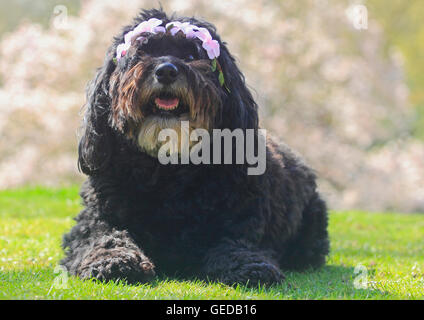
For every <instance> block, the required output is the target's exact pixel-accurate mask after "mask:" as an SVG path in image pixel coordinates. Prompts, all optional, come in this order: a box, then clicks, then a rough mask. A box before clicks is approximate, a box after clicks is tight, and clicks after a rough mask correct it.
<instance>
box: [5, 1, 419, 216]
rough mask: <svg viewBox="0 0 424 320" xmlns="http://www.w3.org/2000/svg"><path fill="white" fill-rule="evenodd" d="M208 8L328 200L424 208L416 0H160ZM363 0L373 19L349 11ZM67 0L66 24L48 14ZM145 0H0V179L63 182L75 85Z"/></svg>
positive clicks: (70, 172) (337, 205)
mask: <svg viewBox="0 0 424 320" xmlns="http://www.w3.org/2000/svg"><path fill="white" fill-rule="evenodd" d="M161 3H162V5H163V7H164V8H165V9H166V10H167V11H168V12H173V11H177V12H178V13H181V14H186V15H196V16H200V17H204V18H206V19H207V20H210V21H212V22H213V23H214V24H215V25H216V26H217V27H218V31H219V32H220V33H221V35H222V38H223V39H224V40H225V41H226V42H227V43H228V44H229V47H230V50H231V51H232V52H233V53H234V54H235V56H236V57H237V58H238V59H237V61H238V63H239V64H240V66H241V69H242V70H243V72H244V73H245V75H246V79H247V82H248V84H249V85H250V87H251V88H252V91H253V92H254V95H255V98H256V99H257V101H258V102H259V104H260V106H261V113H262V125H263V126H264V127H265V128H267V129H268V130H269V131H270V132H271V133H272V134H274V135H276V136H278V137H281V138H282V140H284V141H285V142H287V143H288V144H289V145H291V146H292V147H294V148H295V149H296V150H298V151H299V152H300V153H302V154H303V155H304V156H305V158H306V160H307V161H308V162H309V163H310V164H311V165H312V166H313V167H314V168H315V169H316V170H317V172H318V175H319V176H320V188H321V189H322V190H323V193H324V195H325V196H326V198H327V200H328V201H329V203H330V206H331V207H332V208H334V209H347V208H356V209H358V208H361V209H366V210H398V211H422V212H424V143H423V141H424V90H423V88H424V59H423V58H422V57H423V56H424V21H423V19H422V17H423V16H424V2H423V1H422V0H409V1H402V0H392V1H386V0H367V1H365V0H364V1H362V2H360V1H351V0H232V1H225V2H219V1H214V2H211V1H206V0H167V1H165V0H162V1H161ZM361 3H362V4H365V5H366V7H367V9H368V16H369V28H368V29H367V30H356V29H355V28H353V25H352V21H349V19H348V15H347V14H346V11H347V9H348V8H349V6H351V5H353V4H361ZM57 5H62V6H65V7H66V9H67V13H68V15H69V19H68V20H69V21H67V28H66V29H64V30H58V29H56V28H55V27H54V25H53V21H54V20H55V18H56V13H55V11H54V8H55V6H57ZM151 7H158V1H149V0H127V1H123V2H121V1H119V2H118V1H116V0H32V1H31V0H11V1H1V2H0V188H11V187H16V186H20V185H28V184H30V185H31V184H47V185H58V184H69V183H79V182H80V181H81V179H82V177H81V175H79V174H78V172H77V169H76V149H77V146H76V145H77V137H76V129H77V127H78V123H79V121H80V116H79V110H80V108H81V106H82V104H83V103H84V94H83V92H84V86H85V84H86V82H87V81H88V80H89V79H91V78H92V77H93V75H94V72H95V69H96V67H98V66H100V65H101V63H102V61H103V57H104V53H105V50H106V48H107V46H108V45H109V44H110V40H111V38H112V36H113V35H115V34H116V33H118V32H119V30H120V28H121V26H122V25H124V24H126V23H128V22H129V21H130V20H131V17H133V16H134V15H135V14H136V12H137V10H138V9H139V8H151Z"/></svg>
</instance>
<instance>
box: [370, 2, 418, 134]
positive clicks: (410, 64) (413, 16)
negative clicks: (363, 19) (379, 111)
mask: <svg viewBox="0 0 424 320" xmlns="http://www.w3.org/2000/svg"><path fill="white" fill-rule="evenodd" d="M366 4H367V6H368V8H369V12H370V16H371V18H373V17H375V19H377V20H378V21H379V22H380V23H381V25H382V27H383V29H384V32H385V34H386V36H387V39H388V43H387V49H388V50H390V48H391V47H396V48H398V49H399V50H400V52H401V53H402V54H403V56H404V59H405V68H406V73H407V76H408V77H407V80H408V86H409V88H410V90H411V94H410V101H411V103H412V105H413V106H414V107H415V108H416V109H417V110H418V114H419V117H418V118H417V119H416V123H415V126H414V131H415V134H416V135H417V136H419V137H420V138H421V139H423V140H424V18H423V17H424V2H423V1H422V0H408V1H404V0H391V1H386V0H368V1H367V2H366Z"/></svg>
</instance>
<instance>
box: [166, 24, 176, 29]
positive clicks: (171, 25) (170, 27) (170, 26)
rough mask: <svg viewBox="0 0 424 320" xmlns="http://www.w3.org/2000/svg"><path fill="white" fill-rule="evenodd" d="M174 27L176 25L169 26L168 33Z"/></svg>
mask: <svg viewBox="0 0 424 320" xmlns="http://www.w3.org/2000/svg"><path fill="white" fill-rule="evenodd" d="M173 27H174V25H173V24H170V25H169V26H168V28H166V31H170V30H171V29H172V28H173Z"/></svg>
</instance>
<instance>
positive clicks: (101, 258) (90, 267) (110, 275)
mask: <svg viewBox="0 0 424 320" xmlns="http://www.w3.org/2000/svg"><path fill="white" fill-rule="evenodd" d="M154 269H155V266H154V265H153V263H152V262H150V260H149V259H148V258H147V257H145V256H144V255H143V254H142V253H141V252H137V251H134V250H128V249H126V248H113V249H104V248H101V249H98V250H93V251H92V252H91V253H90V254H89V255H88V256H87V257H85V259H84V260H83V261H82V263H81V265H80V268H79V270H78V274H79V276H80V277H81V278H83V279H90V278H96V279H99V280H101V281H109V280H118V279H122V280H127V281H128V282H129V283H137V282H141V283H143V282H148V281H150V280H152V279H153V277H154V276H155V271H154Z"/></svg>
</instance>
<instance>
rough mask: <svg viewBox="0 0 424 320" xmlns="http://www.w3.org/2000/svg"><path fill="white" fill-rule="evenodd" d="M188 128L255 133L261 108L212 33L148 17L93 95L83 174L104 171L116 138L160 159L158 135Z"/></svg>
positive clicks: (128, 36) (111, 60)
mask: <svg viewBox="0 0 424 320" xmlns="http://www.w3.org/2000/svg"><path fill="white" fill-rule="evenodd" d="M152 22H153V23H154V24H152ZM181 23H184V25H183V26H185V27H186V29H184V28H183V27H181V28H178V27H177V26H180V24H181ZM146 25H147V28H146ZM140 26H141V27H142V29H140ZM187 26H188V29H187ZM149 28H150V29H149ZM189 33H190V34H189ZM196 35H197V36H196ZM202 35H204V36H205V37H207V38H208V39H206V41H208V40H209V42H210V41H212V42H214V43H215V48H212V49H211V48H209V47H208V45H207V44H205V39H203V41H202ZM183 120H186V121H189V123H190V126H191V128H203V129H206V130H211V129H214V128H217V129H218V128H219V129H223V128H229V129H236V128H241V129H256V128H257V126H258V116H257V106H256V103H255V102H254V100H253V98H252V96H251V94H250V92H249V90H248V89H247V88H246V85H245V81H244V77H243V75H242V73H241V72H240V71H239V69H238V68H237V66H236V64H235V61H234V58H233V57H232V56H231V54H230V53H229V51H228V49H227V47H226V45H225V43H223V42H222V41H221V39H220V37H219V36H218V35H217V33H216V29H215V27H214V26H213V25H211V24H209V23H207V22H205V21H200V20H197V19H194V18H178V17H174V16H173V17H170V18H168V17H167V15H166V14H165V13H164V12H163V11H162V10H148V11H146V10H144V11H143V12H141V13H140V14H139V15H138V16H137V17H136V18H135V20H134V23H133V24H132V25H130V26H127V27H125V28H124V30H123V32H122V34H121V35H120V36H118V37H116V38H115V41H114V43H113V45H112V46H111V47H110V48H109V50H108V53H107V54H106V59H105V62H104V65H103V67H102V68H100V69H99V71H98V73H97V75H96V77H95V79H94V80H93V81H92V82H91V83H90V85H89V87H88V92H87V104H86V112H85V117H84V123H83V128H82V129H83V132H82V137H81V140H80V145H79V166H80V168H81V169H82V171H83V172H84V173H86V174H92V173H95V172H98V171H99V170H102V169H105V168H107V166H108V163H109V162H110V160H111V157H112V154H113V150H114V144H116V143H117V141H118V140H119V139H115V138H116V137H117V136H122V137H125V139H127V140H129V141H131V142H132V143H133V144H134V145H136V146H137V147H138V149H139V151H140V152H145V153H147V154H149V155H151V156H155V155H157V151H158V148H159V146H160V144H159V142H158V133H159V131H160V130H162V129H165V128H170V129H174V130H176V132H180V124H181V121H183Z"/></svg>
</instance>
